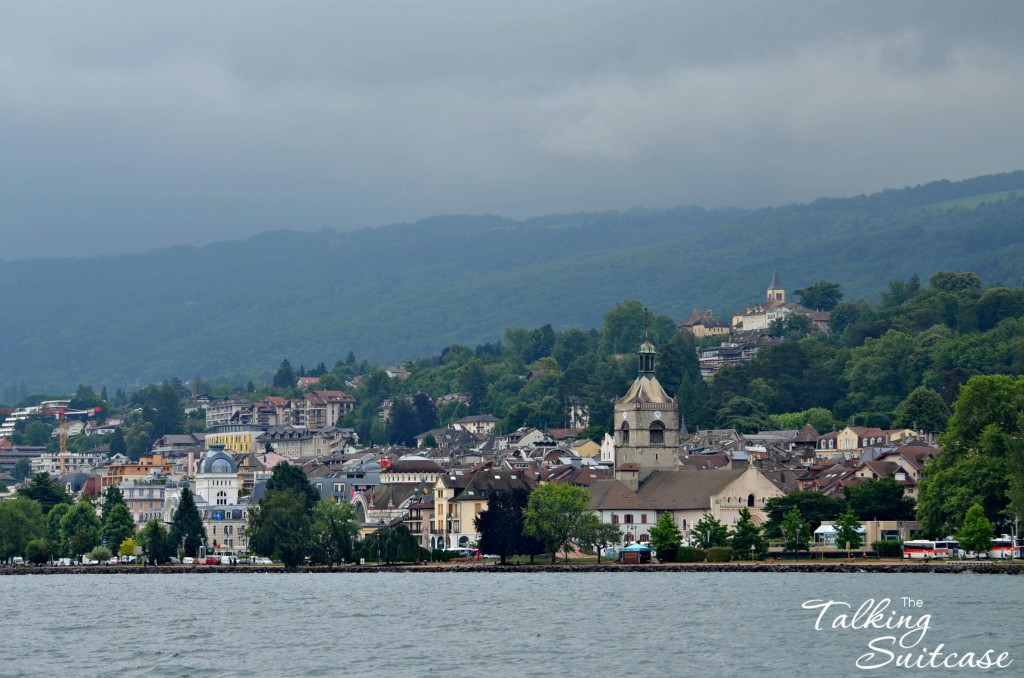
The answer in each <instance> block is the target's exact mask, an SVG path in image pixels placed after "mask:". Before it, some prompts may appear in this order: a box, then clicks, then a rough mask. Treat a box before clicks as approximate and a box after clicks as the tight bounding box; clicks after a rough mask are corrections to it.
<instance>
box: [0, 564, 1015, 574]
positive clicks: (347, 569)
mask: <svg viewBox="0 0 1024 678" xmlns="http://www.w3.org/2000/svg"><path fill="white" fill-rule="evenodd" d="M398 572H429V573H463V572H465V573H484V574H487V573H493V574H516V573H520V574H522V573H536V572H572V573H578V574H587V573H591V572H680V573H684V572H758V573H764V572H769V573H786V572H795V573H813V572H829V573H839V574H906V573H922V572H923V573H929V574H1002V575H1018V574H1024V563H1022V564H1021V565H1016V564H1009V563H991V562H975V561H972V562H934V563H927V562H917V563H902V562H888V563H860V562H853V563H847V562H832V563H829V562H818V563H814V562H799V561H797V562H792V563H779V562H775V563H686V564H684V563H670V564H664V565H662V564H657V565H619V564H616V563H611V564H604V563H602V564H600V565H598V564H596V563H586V564H577V565H574V564H572V563H569V564H556V565H551V564H543V565H541V564H535V565H528V564H520V565H498V564H496V563H488V564H458V565H448V564H439V565H434V564H427V565H342V566H338V567H328V566H322V565H317V566H303V567H297V568H295V569H293V570H286V569H285V568H283V567H280V566H252V565H236V566H226V565H201V566H195V565H192V566H188V565H185V566H182V565H161V566H158V567H140V566H136V565H131V566H123V565H88V566H72V567H36V566H32V565H23V566H18V567H0V576H19V575H22V576H25V575H62V574H73V575H88V574H99V575H106V574H159V575H164V574H169V575H175V574H192V575H206V574H326V573H331V574H381V573H389V574H390V573H398Z"/></svg>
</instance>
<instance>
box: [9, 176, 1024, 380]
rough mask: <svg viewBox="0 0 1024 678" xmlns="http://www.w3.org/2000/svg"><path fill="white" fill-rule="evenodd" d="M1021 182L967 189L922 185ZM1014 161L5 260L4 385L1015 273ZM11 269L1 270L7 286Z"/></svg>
mask: <svg viewBox="0 0 1024 678" xmlns="http://www.w3.org/2000/svg"><path fill="white" fill-rule="evenodd" d="M1018 188H1019V189H1021V194H1020V196H1013V195H1012V194H1011V195H1009V196H1007V197H1006V198H1005V199H1004V200H1001V201H998V202H994V203H987V202H983V203H981V204H979V205H977V206H975V207H971V208H960V207H956V208H952V209H931V208H929V205H932V204H936V203H940V202H943V201H949V200H955V199H961V198H967V197H971V196H975V195H981V194H988V193H995V192H998V191H1010V190H1016V189H1018ZM1021 196H1024V172H1021V171H1018V172H1012V173H1007V174H998V175H987V176H985V177H977V178H974V179H968V180H965V181H962V182H949V181H939V182H932V183H930V184H925V185H921V186H916V187H912V188H906V189H899V190H887V191H882V192H880V193H877V194H873V195H870V196H855V197H852V198H821V199H818V200H815V201H813V202H810V203H804V204H792V205H785V206H781V207H770V208H760V209H753V210H749V209H739V208H723V209H717V210H707V209H703V208H700V207H693V206H686V207H678V208H669V209H632V210H628V211H621V212H620V211H611V212H598V213H585V212H581V213H571V214H551V215H542V216H539V217H533V218H530V219H524V220H515V219H509V218H506V217H501V216H498V215H483V216H469V215H447V216H446V215H441V216H436V217H430V218H427V219H424V220H421V221H419V222H414V223H412V224H391V225H386V226H381V227H377V228H367V229H358V230H355V231H336V230H334V229H321V230H320V231H314V232H307V231H295V230H288V229H280V230H274V231H266V232H263V233H260V234H256V235H253V236H251V237H249V238H247V239H245V240H243V241H221V242H217V243H209V244H206V245H202V246H198V247H197V246H190V245H181V246H176V247H171V248H163V249H160V250H154V251H153V252H150V253H147V254H139V255H125V254H120V255H112V256H109V257H94V258H81V259H79V258H62V259H56V258H55V259H35V260H15V261H7V262H4V266H3V268H4V270H5V272H6V275H7V277H8V282H9V284H12V285H13V284H14V283H15V281H16V283H17V285H16V286H17V289H18V293H17V294H15V295H9V297H8V301H7V309H6V321H5V323H4V324H5V331H4V334H5V335H7V336H6V337H5V338H4V340H3V344H4V346H3V349H2V350H0V388H3V387H4V386H6V385H9V384H13V383H23V384H27V385H28V386H29V387H30V388H32V389H33V390H48V391H59V390H65V391H67V390H73V389H74V388H75V386H77V384H78V383H89V384H92V385H95V386H96V387H97V388H99V387H100V386H103V385H107V386H109V387H122V386H128V387H131V386H133V385H144V384H145V383H149V382H151V381H159V380H162V379H166V378H170V377H173V376H178V377H182V378H191V377H192V376H195V375H202V376H204V377H207V378H210V377H214V378H216V377H221V376H226V375H251V376H252V377H253V378H256V379H259V378H266V377H267V375H268V374H269V373H270V371H271V370H273V369H274V368H276V366H277V364H278V363H280V361H281V359H282V358H284V357H288V358H289V359H290V360H291V361H292V362H293V364H296V365H298V364H303V363H305V364H315V363H317V362H319V361H321V360H322V361H326V362H333V361H334V360H337V359H339V358H341V357H342V356H344V355H345V354H347V353H348V351H349V350H351V351H354V352H355V353H356V354H357V355H358V356H359V357H360V358H364V357H365V358H368V359H370V360H371V361H400V360H405V359H412V358H418V357H423V356H424V355H427V354H431V353H436V352H438V351H439V350H440V349H442V348H443V347H444V346H446V345H449V344H452V343H464V344H469V345H474V344H477V343H484V342H486V341H494V340H497V339H499V338H500V337H501V336H502V333H503V332H504V330H505V328H507V327H535V326H540V325H542V324H545V323H551V324H552V325H553V326H555V327H557V328H559V329H565V328H568V327H573V326H576V327H593V326H597V325H599V324H600V321H601V317H602V316H603V314H604V313H605V312H606V311H607V310H608V309H609V308H611V307H612V306H613V305H614V304H615V303H617V302H619V301H622V300H624V299H629V298H633V299H640V300H642V301H643V302H644V303H646V304H648V305H649V306H651V308H652V309H653V310H655V311H656V312H658V313H666V314H669V315H672V316H673V317H675V318H676V319H677V320H682V319H683V318H685V317H686V315H688V313H689V312H690V311H691V310H692V309H693V308H711V309H714V310H715V311H716V313H718V314H719V315H720V316H722V317H723V318H728V317H729V316H731V314H732V312H734V311H735V310H737V309H738V308H740V307H742V306H745V305H748V304H749V303H752V302H756V301H757V300H759V299H760V298H761V296H762V295H763V293H764V288H765V285H766V284H767V281H768V280H769V277H770V275H771V272H772V271H773V270H779V272H780V274H781V276H782V281H783V284H784V285H785V286H786V287H787V289H788V290H789V291H790V293H791V294H792V291H793V290H794V289H796V288H799V287H803V286H806V285H809V284H813V283H814V282H817V281H818V280H823V279H826V280H830V281H833V282H836V283H839V284H840V285H841V286H842V288H843V290H844V292H845V293H846V299H849V300H855V299H858V298H867V297H869V296H872V295H875V294H877V293H878V292H879V291H881V290H882V289H884V286H885V285H886V284H887V282H888V281H890V280H895V279H907V278H909V277H911V276H912V275H914V274H917V275H920V276H921V277H925V278H926V277H927V276H929V275H930V274H931V273H933V272H934V271H936V270H940V269H947V270H971V271H974V272H976V273H978V274H979V275H980V276H981V277H982V279H983V280H984V281H985V283H986V284H993V283H996V282H1002V283H1004V284H1011V285H1019V284H1021V282H1022V280H1021V273H1020V271H1022V270H1024V266H1022V264H1024V261H1022V259H1024V198H1022V197H1021ZM9 289H12V288H11V287H9Z"/></svg>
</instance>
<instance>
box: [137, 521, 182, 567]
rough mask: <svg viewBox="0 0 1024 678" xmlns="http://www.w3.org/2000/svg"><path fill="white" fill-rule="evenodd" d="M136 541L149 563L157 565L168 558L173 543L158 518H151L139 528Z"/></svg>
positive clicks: (172, 548) (171, 551)
mask: <svg viewBox="0 0 1024 678" xmlns="http://www.w3.org/2000/svg"><path fill="white" fill-rule="evenodd" d="M137 541H138V543H139V545H140V546H141V547H142V549H143V551H144V552H145V554H146V559H147V561H148V562H149V563H150V564H152V565H159V564H161V563H166V562H167V561H169V560H170V558H171V553H173V550H174V545H173V544H172V543H171V540H170V539H169V537H168V532H167V528H166V527H164V524H163V523H161V522H160V521H159V520H156V519H153V520H150V521H149V522H148V523H146V524H145V525H144V526H143V528H142V529H141V530H139V535H138V540H137Z"/></svg>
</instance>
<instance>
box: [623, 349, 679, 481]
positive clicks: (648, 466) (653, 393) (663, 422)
mask: <svg viewBox="0 0 1024 678" xmlns="http://www.w3.org/2000/svg"><path fill="white" fill-rule="evenodd" d="M637 357H638V361H639V367H638V374H637V378H636V380H635V381H634V382H633V385H632V386H631V387H630V389H629V391H628V392H627V393H626V395H624V396H623V397H622V398H620V399H619V400H618V401H617V402H616V403H615V420H614V421H615V477H616V478H617V479H618V480H620V481H622V482H623V483H624V484H625V485H626V486H627V487H629V488H630V489H632V490H636V489H637V486H638V484H639V483H642V482H643V481H644V479H645V478H646V477H647V476H648V475H650V474H651V473H652V472H653V471H655V470H658V469H664V470H668V469H673V470H674V469H676V468H678V465H679V406H678V405H677V404H676V402H675V401H674V400H673V399H672V398H671V397H669V395H668V393H666V392H665V389H664V388H662V386H661V384H660V383H659V382H658V378H657V377H655V376H654V360H655V350H654V345H653V344H651V342H650V341H649V340H648V339H647V338H646V337H645V338H644V341H643V343H642V344H640V348H639V350H638V352H637Z"/></svg>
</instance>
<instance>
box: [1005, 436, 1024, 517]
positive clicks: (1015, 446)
mask: <svg viewBox="0 0 1024 678" xmlns="http://www.w3.org/2000/svg"><path fill="white" fill-rule="evenodd" d="M1006 468H1007V487H1006V498H1007V499H1009V500H1010V503H1009V505H1008V506H1007V510H1008V511H1009V513H1010V515H1011V516H1013V518H1014V519H1015V520H1016V521H1017V522H1018V523H1020V522H1022V521H1024V440H1021V439H1020V438H1017V437H1013V438H1012V439H1011V440H1009V441H1008V444H1007V447H1006Z"/></svg>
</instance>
